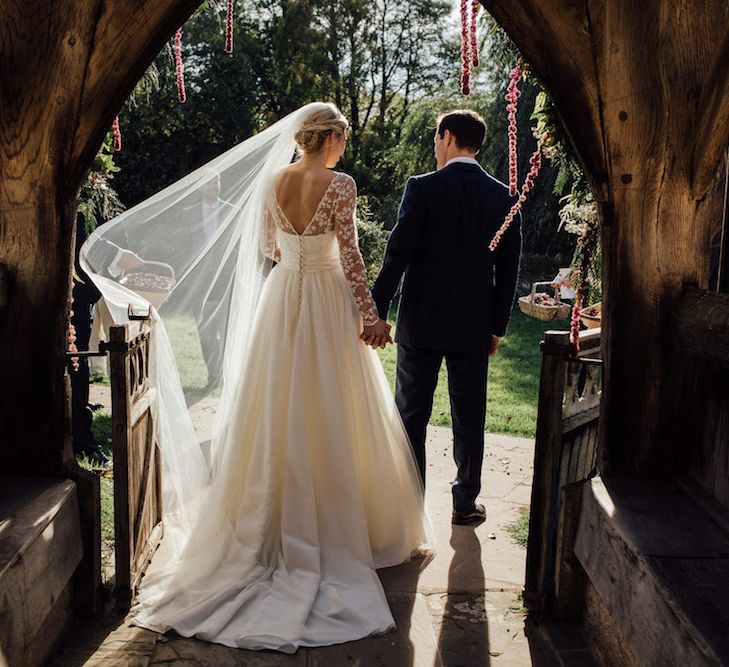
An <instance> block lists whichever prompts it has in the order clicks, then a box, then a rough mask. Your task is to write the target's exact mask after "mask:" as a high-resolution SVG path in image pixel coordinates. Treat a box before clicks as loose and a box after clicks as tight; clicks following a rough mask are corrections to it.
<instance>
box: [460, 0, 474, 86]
mask: <svg viewBox="0 0 729 667" xmlns="http://www.w3.org/2000/svg"><path fill="white" fill-rule="evenodd" d="M468 17H469V15H468V0H461V94H462V95H470V94H471V65H472V62H473V61H472V59H471V34H470V30H469V26H468Z"/></svg>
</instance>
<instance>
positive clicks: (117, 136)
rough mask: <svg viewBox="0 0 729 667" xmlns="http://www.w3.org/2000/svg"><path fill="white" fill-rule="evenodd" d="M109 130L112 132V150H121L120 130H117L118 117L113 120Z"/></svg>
mask: <svg viewBox="0 0 729 667" xmlns="http://www.w3.org/2000/svg"><path fill="white" fill-rule="evenodd" d="M111 129H112V131H113V132H114V150H115V151H120V150H121V129H120V128H119V116H116V117H115V118H114V122H113V123H112V125H111Z"/></svg>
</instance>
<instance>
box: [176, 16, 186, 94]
mask: <svg viewBox="0 0 729 667" xmlns="http://www.w3.org/2000/svg"><path fill="white" fill-rule="evenodd" d="M175 70H176V72H177V98H178V99H179V100H180V102H181V103H184V102H185V100H186V99H187V95H186V94H185V76H184V73H183V71H182V28H178V29H177V32H176V33H175Z"/></svg>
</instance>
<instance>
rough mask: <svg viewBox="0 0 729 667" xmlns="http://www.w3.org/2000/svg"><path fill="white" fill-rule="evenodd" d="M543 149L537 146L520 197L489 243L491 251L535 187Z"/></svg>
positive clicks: (494, 248)
mask: <svg viewBox="0 0 729 667" xmlns="http://www.w3.org/2000/svg"><path fill="white" fill-rule="evenodd" d="M541 151H542V149H541V146H537V150H536V151H534V153H533V154H532V156H531V157H530V158H529V163H530V164H531V169H530V170H529V173H528V174H527V175H526V178H525V179H524V185H523V186H522V189H521V194H520V195H519V199H517V200H516V202H515V203H514V205H513V206H512V207H511V209H510V210H509V212H508V213H507V215H506V217H505V218H504V222H502V223H501V227H499V229H498V230H497V231H496V233H495V234H494V238H492V239H491V243H489V250H491V252H493V251H494V250H496V248H498V246H499V242H500V241H501V237H502V236H503V235H504V234H505V233H506V230H507V229H508V228H509V225H510V224H511V222H512V220H513V219H514V218H515V217H516V215H517V213H519V211H520V210H521V207H522V205H523V204H524V202H525V201H526V196H527V192H529V191H530V190H531V189H532V188H533V187H534V180H535V179H536V177H537V175H538V174H539V169H540V168H541V166H542V152H541Z"/></svg>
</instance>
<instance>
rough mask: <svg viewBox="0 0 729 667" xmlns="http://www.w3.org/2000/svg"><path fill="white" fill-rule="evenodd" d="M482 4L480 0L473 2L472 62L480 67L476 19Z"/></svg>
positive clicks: (472, 0)
mask: <svg viewBox="0 0 729 667" xmlns="http://www.w3.org/2000/svg"><path fill="white" fill-rule="evenodd" d="M479 9H481V3H480V2H479V1H478V0H471V62H472V63H473V66H474V67H478V65H479V62H478V35H477V34H476V19H477V18H478V11H479Z"/></svg>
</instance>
